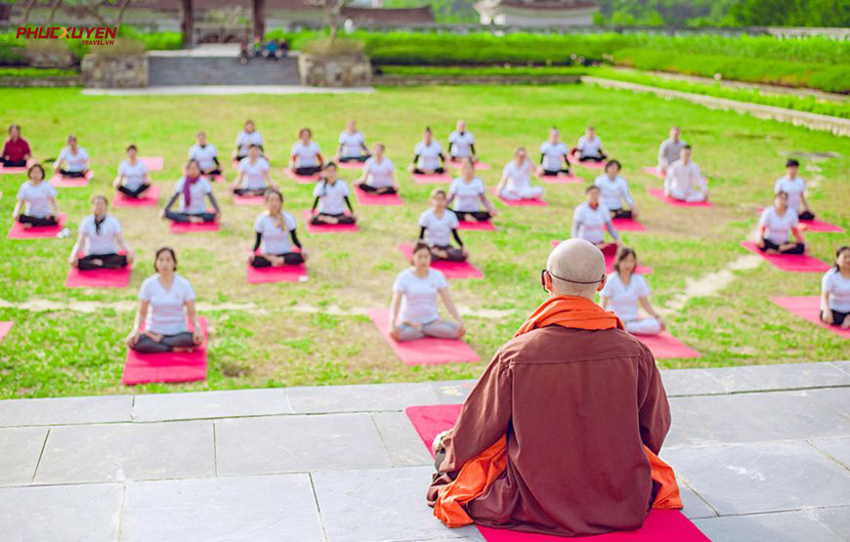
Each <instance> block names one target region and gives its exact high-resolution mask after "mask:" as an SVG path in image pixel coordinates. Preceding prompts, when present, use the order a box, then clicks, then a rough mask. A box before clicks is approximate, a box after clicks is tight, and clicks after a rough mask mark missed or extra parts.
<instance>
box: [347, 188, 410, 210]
mask: <svg viewBox="0 0 850 542" xmlns="http://www.w3.org/2000/svg"><path fill="white" fill-rule="evenodd" d="M354 197H355V198H357V203H359V204H360V205H387V206H398V205H403V203H404V202H403V201H402V200H401V196H399V195H398V194H383V195H380V196H379V195H377V194H369V193H368V192H364V191H362V190H360V187H359V186H355V187H354Z"/></svg>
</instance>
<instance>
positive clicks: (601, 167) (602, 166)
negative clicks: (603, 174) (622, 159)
mask: <svg viewBox="0 0 850 542" xmlns="http://www.w3.org/2000/svg"><path fill="white" fill-rule="evenodd" d="M606 162H607V161H604V162H593V161H588V162H582V161H580V160H579V159H578V158H574V159H571V160H570V163H571V164H573V165H576V166H581V167H583V168H587V169H599V170H605V164H606Z"/></svg>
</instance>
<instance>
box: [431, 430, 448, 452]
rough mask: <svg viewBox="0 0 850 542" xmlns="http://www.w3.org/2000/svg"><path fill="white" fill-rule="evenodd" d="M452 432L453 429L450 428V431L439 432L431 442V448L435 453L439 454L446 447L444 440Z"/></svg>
mask: <svg viewBox="0 0 850 542" xmlns="http://www.w3.org/2000/svg"><path fill="white" fill-rule="evenodd" d="M450 432H451V429H449V430H448V431H443V432H442V433H439V434H438V435H437V436H436V437H434V441H433V442H432V443H431V449H432V450H434V454H437V453H438V452H440V451H442V450H444V449H445V448H446V446H445V444H444V443H443V441H444V440H445V439H446V437H448V436H449V433H450Z"/></svg>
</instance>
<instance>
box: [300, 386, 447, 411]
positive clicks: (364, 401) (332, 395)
mask: <svg viewBox="0 0 850 542" xmlns="http://www.w3.org/2000/svg"><path fill="white" fill-rule="evenodd" d="M287 395H288V396H289V403H290V404H291V405H292V410H293V412H296V413H298V414H323V413H330V412H369V411H372V412H374V411H379V410H403V409H404V408H406V407H409V406H416V405H433V404H436V403H437V396H436V395H435V394H434V390H433V389H431V386H430V384H428V383H419V384H382V385H379V386H374V385H357V386H321V387H313V388H289V389H287Z"/></svg>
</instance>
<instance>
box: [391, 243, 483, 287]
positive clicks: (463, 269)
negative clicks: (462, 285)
mask: <svg viewBox="0 0 850 542" xmlns="http://www.w3.org/2000/svg"><path fill="white" fill-rule="evenodd" d="M398 249H399V250H400V251H401V253H402V254H404V257H405V258H407V261H408V262H409V261H411V260H412V259H413V245H411V244H410V243H402V244H400V245H399V246H398ZM431 267H433V268H434V269H438V270H440V271H442V272H443V274H444V275H445V276H446V278H447V279H480V278H481V277H483V276H484V273H482V272H481V271H479V270H478V268H477V267H475V266H474V265H472V264H471V263H469V262H447V261H445V260H437V261H433V262H431Z"/></svg>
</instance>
